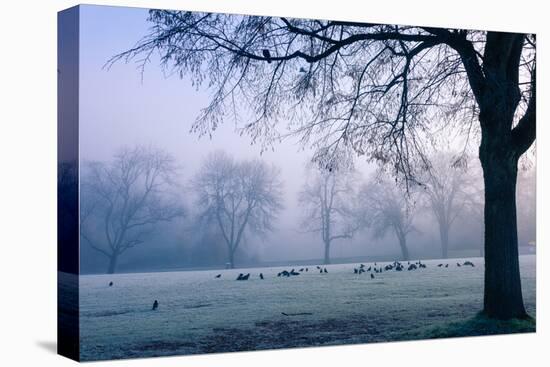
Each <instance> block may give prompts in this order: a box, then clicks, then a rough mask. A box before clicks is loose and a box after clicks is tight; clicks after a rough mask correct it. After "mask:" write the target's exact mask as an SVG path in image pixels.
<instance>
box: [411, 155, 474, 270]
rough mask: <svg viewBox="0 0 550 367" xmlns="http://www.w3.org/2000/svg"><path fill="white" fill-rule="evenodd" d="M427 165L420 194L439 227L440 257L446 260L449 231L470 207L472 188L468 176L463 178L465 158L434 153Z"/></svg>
mask: <svg viewBox="0 0 550 367" xmlns="http://www.w3.org/2000/svg"><path fill="white" fill-rule="evenodd" d="M430 161H431V166H430V169H429V170H428V171H427V172H426V173H425V179H424V180H423V189H424V190H423V191H421V192H423V194H424V196H425V198H426V201H427V205H428V207H429V209H430V210H431V212H432V214H433V215H434V217H435V219H436V221H437V224H438V226H439V236H440V240H441V257H442V258H444V259H446V258H447V257H448V256H449V233H450V231H451V227H452V225H453V223H454V221H455V220H456V218H457V217H458V216H460V215H461V214H463V212H464V209H465V208H467V207H469V206H471V205H472V204H474V202H473V201H474V200H475V199H474V196H475V195H474V193H473V192H472V191H475V188H476V187H475V185H474V183H473V182H472V181H473V177H472V175H471V174H470V175H468V176H467V174H468V172H467V169H468V167H467V164H468V158H467V156H462V155H456V154H452V153H451V152H438V153H437V155H436V156H434V157H432V158H431V159H430ZM470 173H471V172H470Z"/></svg>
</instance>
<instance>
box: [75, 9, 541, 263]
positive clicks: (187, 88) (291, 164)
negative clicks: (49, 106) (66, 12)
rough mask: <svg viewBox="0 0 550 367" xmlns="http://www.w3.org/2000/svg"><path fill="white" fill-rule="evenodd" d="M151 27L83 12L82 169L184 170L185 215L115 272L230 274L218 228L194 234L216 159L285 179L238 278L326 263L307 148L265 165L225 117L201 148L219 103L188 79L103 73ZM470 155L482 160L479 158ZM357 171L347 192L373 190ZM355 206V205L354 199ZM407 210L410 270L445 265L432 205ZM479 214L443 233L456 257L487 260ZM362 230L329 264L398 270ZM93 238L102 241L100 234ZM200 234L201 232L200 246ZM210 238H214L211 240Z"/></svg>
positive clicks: (284, 145) (476, 173)
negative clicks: (125, 159) (157, 152)
mask: <svg viewBox="0 0 550 367" xmlns="http://www.w3.org/2000/svg"><path fill="white" fill-rule="evenodd" d="M147 16H148V13H147V10H145V9H128V8H112V7H95V6H83V7H81V23H80V27H81V28H80V30H81V33H80V42H81V51H80V142H81V145H80V158H81V162H82V164H83V165H85V164H87V163H90V162H110V161H112V160H113V157H114V156H115V155H116V154H117V153H119V152H120V151H121V149H122V148H127V149H132V148H133V147H152V148H154V149H161V150H162V151H163V152H164V153H166V154H168V155H170V156H172V157H173V158H174V164H175V166H176V168H177V170H176V171H175V172H174V173H175V174H174V176H173V178H174V181H175V182H174V184H173V185H171V186H170V190H169V196H167V198H168V197H169V199H168V201H173V200H176V201H178V202H179V203H180V204H181V206H182V209H183V215H182V216H174V218H171V219H170V220H169V221H168V220H166V221H159V223H155V230H154V231H148V232H147V233H144V235H143V237H142V238H141V239H140V243H139V246H137V245H136V246H132V247H131V248H129V249H128V251H127V252H125V253H124V255H121V256H120V258H119V259H118V266H117V272H144V271H157V270H170V269H182V268H216V267H218V268H221V267H224V266H225V264H226V262H227V253H226V252H227V249H226V245H225V244H224V242H223V239H222V238H221V236H220V234H219V233H217V232H218V231H219V229H218V228H217V227H216V226H215V225H212V226H210V227H208V226H199V225H198V224H197V220H196V217H197V216H198V213H197V211H198V209H197V191H196V190H195V188H194V187H193V184H192V183H193V180H194V179H195V178H196V177H197V174H198V172H199V171H200V170H201V167H202V166H203V164H204V162H205V160H206V159H207V158H208V157H209V155H211V154H212V153H216V152H218V153H219V152H220V151H223V152H225V153H226V154H227V155H228V156H230V157H232V158H233V159H234V160H235V162H241V161H246V160H252V159H260V160H261V161H262V162H265V163H267V164H268V165H269V166H274V167H276V168H277V169H278V170H280V175H279V179H280V181H281V182H282V186H281V187H280V189H281V203H280V204H281V208H280V210H279V211H278V213H277V215H276V220H274V221H273V223H272V227H273V228H272V229H271V230H270V231H267V232H266V233H265V234H264V235H263V236H259V235H257V234H255V233H252V232H249V231H245V234H244V236H243V241H242V243H241V244H240V246H239V248H238V250H237V252H236V255H235V256H236V259H235V263H236V267H244V266H260V265H265V264H285V263H293V262H303V261H312V262H317V263H318V262H321V261H322V259H323V254H324V243H323V239H322V236H321V234H320V233H317V232H315V233H312V232H307V233H306V231H305V229H306V228H305V226H304V219H305V217H306V216H307V215H309V214H308V213H310V212H308V211H307V210H305V209H306V208H305V205H304V202H303V201H302V202H301V201H300V200H299V199H300V195H301V194H300V193H301V192H303V188H304V184H305V183H306V181H308V182H309V183H311V181H312V180H313V174H312V171H311V170H310V171H307V167H308V164H309V163H310V161H311V159H312V156H313V154H314V151H313V149H310V148H309V147H305V148H304V146H303V145H302V144H301V143H300V142H299V141H298V140H297V139H296V138H295V137H289V138H287V139H284V140H283V141H282V142H280V143H275V144H274V145H273V150H272V149H271V148H269V149H267V150H265V151H264V152H263V153H262V146H261V144H251V139H250V138H249V136H247V135H242V136H241V134H240V133H239V131H238V129H237V127H236V126H235V125H234V122H233V120H232V118H231V116H230V115H231V114H230V113H229V112H228V117H227V121H225V122H224V123H223V124H221V125H220V126H219V127H218V128H217V129H216V131H215V132H214V133H213V135H212V136H211V137H208V136H203V137H201V138H199V134H198V133H194V132H190V129H191V126H192V124H193V122H194V121H195V119H196V118H197V116H199V114H200V112H201V109H202V108H204V107H206V106H207V105H208V103H209V100H210V98H211V94H212V93H213V92H212V91H211V90H208V89H207V88H206V87H205V86H202V87H200V88H199V89H198V90H197V88H195V87H194V86H192V85H191V82H190V81H189V79H187V77H186V76H184V77H183V78H180V77H179V76H178V75H177V73H173V75H171V73H170V72H169V71H166V70H164V71H163V70H162V68H160V67H159V64H160V60H159V57H158V55H157V54H152V55H151V60H150V63H148V64H147V66H146V69H145V71H144V72H142V71H141V70H140V69H139V65H138V63H134V61H130V62H129V63H124V62H118V63H114V64H113V65H112V66H110V67H109V68H105V67H104V66H105V64H106V62H107V61H108V60H109V59H110V58H111V57H113V56H114V55H116V54H118V53H120V52H122V51H125V50H127V49H129V48H131V47H132V46H133V45H134V44H135V42H136V41H137V40H139V39H140V38H141V37H142V36H143V35H145V34H146V33H147V32H148V29H149V27H150V24H149V23H148V22H147V21H146V19H147ZM474 145H475V144H474ZM450 146H451V147H455V149H460V147H461V146H462V145H461V144H457V143H456V142H450ZM468 149H471V150H472V152H473V153H475V152H476V149H475V147H474V149H472V148H471V147H469V148H468ZM472 156H473V158H472V159H471V162H469V166H468V172H467V174H466V176H467V177H468V185H470V188H471V190H470V192H471V193H472V195H474V192H476V190H478V188H479V187H480V183H481V170H480V168H479V163H478V160H477V158H476V157H475V154H473V155H472ZM354 164H355V169H356V176H357V177H356V180H355V181H354V184H353V185H355V186H353V188H352V189H353V190H359V189H360V188H361V187H363V186H365V185H367V186H366V187H368V184H369V183H372V182H371V181H372V177H373V176H374V174H375V173H376V166H374V165H372V164H368V163H366V162H365V161H364V160H361V158H358V159H355V161H354ZM532 171H534V165H533V167H532V168H531V169H530V170H528V171H526V172H527V173H526V174H525V176H526V177H527V178H526V179H525V180H524V181H521V180H520V183H519V185H520V186H521V185H526V186H529V187H532V189H530V192H531V194H530V195H529V194H526V199H525V200H527V201H528V202H526V203H524V204H525V205H522V204H521V203H520V204H518V208H519V209H520V210H518V216H519V218H518V223H519V239H520V246H522V245H526V244H527V243H528V242H530V241H534V239H535V231H534V228H535V222H534V221H535V216H534V177H535V176H534V174H533V172H532ZM83 177H84V178H83V181H82V182H83V183H84V184H86V181H85V180H86V178H85V177H86V176H83ZM389 183H390V184H393V181H392V180H391V179H390V180H389ZM371 192H372V190H371ZM477 194H479V193H477ZM520 197H521V196H520ZM520 197H518V200H520V199H519V198H520ZM350 200H351V201H355V199H354V197H352V198H351V199H350ZM412 200H413V201H414V204H415V209H414V214H412V218H411V221H412V222H414V223H413V226H414V230H411V231H410V233H409V234H408V237H407V247H408V251H409V253H410V258H411V259H416V258H439V257H441V244H440V232H439V227H438V224H437V221H436V219H435V217H434V215H433V213H432V211H430V208H429V205H428V201H427V200H428V199H427V198H426V197H425V196H424V195H423V194H422V193H421V192H420V193H418V194H417V195H416V196H414V198H413V199H412ZM473 201H474V200H473ZM473 201H472V202H473ZM353 204H355V203H353ZM482 204H483V203H482V202H480V201H477V202H475V203H473V204H472V203H470V202H469V203H465V204H464V206H468V210H467V211H466V210H464V211H463V212H462V213H461V215H458V216H457V218H456V220H454V222H453V226H452V228H451V230H450V233H448V237H449V252H448V255H449V256H450V257H452V256H480V254H481V248H482V246H483V238H482V235H483V226H482V225H483V219H482V218H483V216H482V213H483V211H482V210H483V208H482ZM457 206H462V205H460V204H459V205H457ZM349 226H352V224H350V225H349ZM313 227H315V226H313ZM357 227H358V228H357V230H355V231H354V232H353V236H349V237H348V236H342V238H339V239H335V240H334V241H333V243H332V244H331V247H330V257H331V258H332V261H333V262H335V263H337V262H339V261H343V262H346V261H351V260H353V259H372V260H376V259H384V260H390V259H392V260H393V259H400V258H401V256H402V253H401V250H400V246H399V239H398V238H397V237H396V235H395V234H394V233H393V231H392V230H386V229H384V230H380V231H377V229H376V228H374V227H373V226H366V225H365V226H362V227H361V226H359V225H357ZM359 227H361V228H359ZM310 229H311V228H310ZM91 231H92V232H93V231H96V232H100V229H99V226H95V227H93V228H92V230H91ZM198 231H205V236H202V235H201V233H197V232H198ZM210 232H213V234H212V233H210ZM377 232H379V233H377ZM209 233H210V234H212V235H211V236H208V235H206V234H209ZM92 235H96V234H93V233H92ZM99 235H100V234H99ZM99 235H98V236H99ZM98 236H96V237H98ZM107 262H108V261H107V259H106V258H105V256H103V254H101V253H99V252H98V251H94V249H92V248H91V247H90V246H87V245H86V243H85V242H82V245H81V270H82V272H83V273H103V272H105V269H106V267H107Z"/></svg>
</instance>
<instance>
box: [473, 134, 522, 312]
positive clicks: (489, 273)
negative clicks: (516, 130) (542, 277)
mask: <svg viewBox="0 0 550 367" xmlns="http://www.w3.org/2000/svg"><path fill="white" fill-rule="evenodd" d="M491 140H493V141H492V142H488V141H487V139H486V141H485V142H484V141H483V140H482V145H481V147H480V160H481V165H482V167H483V177H484V182H485V293H484V308H483V311H484V313H485V314H486V315H487V316H489V317H492V318H498V319H511V318H524V317H526V316H527V314H526V312H525V307H524V305H523V297H522V292H521V278H520V271H519V258H518V237H517V218H516V179H517V157H515V156H514V155H513V154H510V153H509V149H507V148H506V147H505V146H504V145H506V143H505V142H504V143H503V142H500V143H499V142H498V141H495V140H496V139H491ZM491 143H492V144H491Z"/></svg>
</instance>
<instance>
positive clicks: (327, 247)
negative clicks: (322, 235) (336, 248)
mask: <svg viewBox="0 0 550 367" xmlns="http://www.w3.org/2000/svg"><path fill="white" fill-rule="evenodd" d="M323 263H324V264H326V265H328V264H330V241H326V242H325V260H324V262H323Z"/></svg>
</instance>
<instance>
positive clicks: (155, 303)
mask: <svg viewBox="0 0 550 367" xmlns="http://www.w3.org/2000/svg"><path fill="white" fill-rule="evenodd" d="M157 308H159V301H157V300H155V302H153V308H152V309H151V310H152V311H154V310H156V309H157Z"/></svg>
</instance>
